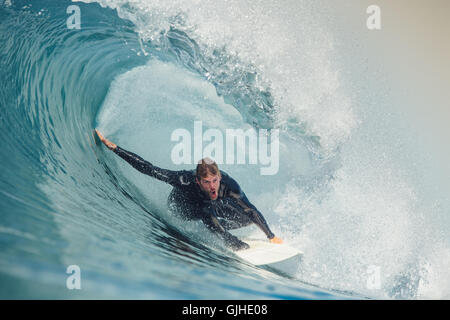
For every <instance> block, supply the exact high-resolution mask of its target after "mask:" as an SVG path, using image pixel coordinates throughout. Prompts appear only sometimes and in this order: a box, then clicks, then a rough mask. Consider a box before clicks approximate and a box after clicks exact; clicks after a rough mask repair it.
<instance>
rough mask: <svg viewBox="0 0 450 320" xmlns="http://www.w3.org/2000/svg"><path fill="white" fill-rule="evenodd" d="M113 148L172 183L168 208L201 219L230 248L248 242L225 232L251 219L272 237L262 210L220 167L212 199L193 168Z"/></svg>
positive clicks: (133, 164)
mask: <svg viewBox="0 0 450 320" xmlns="http://www.w3.org/2000/svg"><path fill="white" fill-rule="evenodd" d="M114 152H115V153H116V154H117V155H119V156H120V157H121V158H122V159H124V160H125V161H127V162H128V163H129V164H131V165H132V166H133V167H134V168H135V169H137V170H138V171H140V172H142V173H144V174H147V175H149V176H151V177H154V178H156V179H158V180H161V181H164V182H166V183H169V184H170V185H172V186H173V189H172V192H171V193H170V195H169V198H168V205H169V208H170V209H171V210H172V211H174V212H177V213H179V214H182V215H183V216H184V217H185V218H187V219H190V220H191V219H192V220H202V221H203V223H204V224H205V225H206V226H207V227H208V228H209V229H210V230H212V231H214V232H216V233H218V234H220V235H221V236H222V238H223V239H224V240H225V243H226V244H227V245H228V246H229V247H231V248H232V249H234V250H239V249H243V248H248V245H247V244H246V243H244V242H242V241H240V240H239V239H238V238H236V237H235V236H233V235H232V234H230V233H229V232H227V230H230V229H236V228H240V227H244V226H247V225H249V224H251V223H255V224H256V225H257V226H258V227H259V228H260V229H261V230H262V231H263V232H264V233H265V234H266V236H267V237H268V238H269V239H272V238H273V237H274V234H273V233H272V231H270V229H269V226H268V225H267V222H266V220H265V219H264V217H263V216H262V214H261V213H260V212H259V211H258V210H257V209H256V208H255V206H254V205H252V204H251V203H250V201H248V199H247V197H246V196H245V194H244V192H243V191H242V190H241V188H240V187H239V184H238V183H237V182H236V181H235V180H234V179H233V178H231V177H230V176H229V175H228V174H226V173H225V172H223V171H220V173H221V176H222V179H221V181H220V187H219V191H218V197H217V199H216V200H211V199H210V198H209V196H208V194H206V193H205V192H204V191H202V190H201V189H200V187H199V185H198V184H197V183H196V181H195V177H196V175H195V170H180V171H173V170H167V169H161V168H158V167H156V166H154V165H152V164H151V163H150V162H148V161H145V160H144V159H142V158H141V157H139V156H138V155H136V154H134V153H132V152H129V151H126V150H124V149H122V148H120V147H117V148H116V149H114Z"/></svg>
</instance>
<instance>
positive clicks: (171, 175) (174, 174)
mask: <svg viewBox="0 0 450 320" xmlns="http://www.w3.org/2000/svg"><path fill="white" fill-rule="evenodd" d="M95 132H96V133H97V135H98V137H99V138H100V140H101V141H102V142H103V143H104V144H105V145H106V146H107V147H108V148H109V149H110V150H112V151H113V152H114V153H115V154H117V155H118V156H119V157H121V158H122V159H124V160H125V161H126V162H128V163H129V164H130V165H131V166H133V168H135V169H136V170H138V171H139V172H141V173H143V174H146V175H149V176H151V177H153V178H156V179H158V180H161V181H163V182H166V183H169V184H171V185H172V186H177V185H179V184H180V182H181V183H182V180H181V179H180V176H182V175H183V174H184V171H173V170H167V169H162V168H159V167H157V166H154V165H153V164H151V163H150V162H148V161H146V160H144V159H142V158H141V157H140V156H138V155H137V154H134V153H132V152H130V151H127V150H125V149H122V148H120V147H119V146H117V145H116V144H114V143H112V142H111V141H109V140H108V139H106V138H105V137H103V135H102V134H101V133H100V132H99V131H98V130H97V129H96V130H95Z"/></svg>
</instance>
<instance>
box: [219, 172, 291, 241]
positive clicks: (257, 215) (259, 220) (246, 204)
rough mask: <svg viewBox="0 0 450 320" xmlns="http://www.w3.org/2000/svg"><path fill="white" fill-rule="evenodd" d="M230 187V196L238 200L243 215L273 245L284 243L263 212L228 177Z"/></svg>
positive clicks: (234, 181)
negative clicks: (271, 227)
mask: <svg viewBox="0 0 450 320" xmlns="http://www.w3.org/2000/svg"><path fill="white" fill-rule="evenodd" d="M227 183H228V186H229V187H230V189H231V190H230V193H229V195H230V196H231V197H232V198H234V199H235V200H236V202H237V203H238V205H239V206H240V208H241V210H240V212H242V214H245V215H246V216H247V217H248V218H249V219H250V220H251V221H252V222H253V223H254V224H256V225H257V226H258V227H259V228H260V229H261V230H262V231H263V232H264V233H265V234H266V236H267V238H269V240H270V242H272V243H283V240H282V239H280V238H278V237H276V236H275V234H274V233H273V232H272V231H271V230H270V228H269V225H268V224H267V222H266V219H264V217H263V215H262V213H261V212H259V210H258V209H256V207H255V206H254V205H253V204H252V203H251V202H250V201H249V200H248V199H247V196H246V195H245V193H244V192H243V191H242V189H241V187H240V186H239V184H238V183H237V182H236V180H234V179H233V178H231V177H230V176H228V178H227Z"/></svg>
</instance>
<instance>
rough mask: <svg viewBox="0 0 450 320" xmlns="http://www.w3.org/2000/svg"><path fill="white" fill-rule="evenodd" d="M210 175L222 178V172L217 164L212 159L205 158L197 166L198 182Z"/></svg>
mask: <svg viewBox="0 0 450 320" xmlns="http://www.w3.org/2000/svg"><path fill="white" fill-rule="evenodd" d="M208 174H210V175H213V176H215V175H218V176H219V177H220V170H219V167H218V166H217V163H215V162H214V160H212V159H210V158H203V159H202V160H200V161H199V162H198V164H197V170H196V177H197V180H199V181H200V180H201V179H202V178H206V177H207V176H208Z"/></svg>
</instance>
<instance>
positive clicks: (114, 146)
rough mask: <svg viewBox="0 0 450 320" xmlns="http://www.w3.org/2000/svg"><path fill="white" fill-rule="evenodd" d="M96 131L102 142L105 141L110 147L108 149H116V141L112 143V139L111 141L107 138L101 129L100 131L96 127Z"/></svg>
mask: <svg viewBox="0 0 450 320" xmlns="http://www.w3.org/2000/svg"><path fill="white" fill-rule="evenodd" d="M95 132H96V133H97V135H98V138H99V139H100V141H101V142H103V143H104V144H105V146H107V147H108V149H110V150H114V149H115V148H117V145H115V144H114V143H112V142H111V141H109V140H108V139H106V138H105V137H104V136H103V135H102V134H101V133H100V131H98V130H97V129H95Z"/></svg>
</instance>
